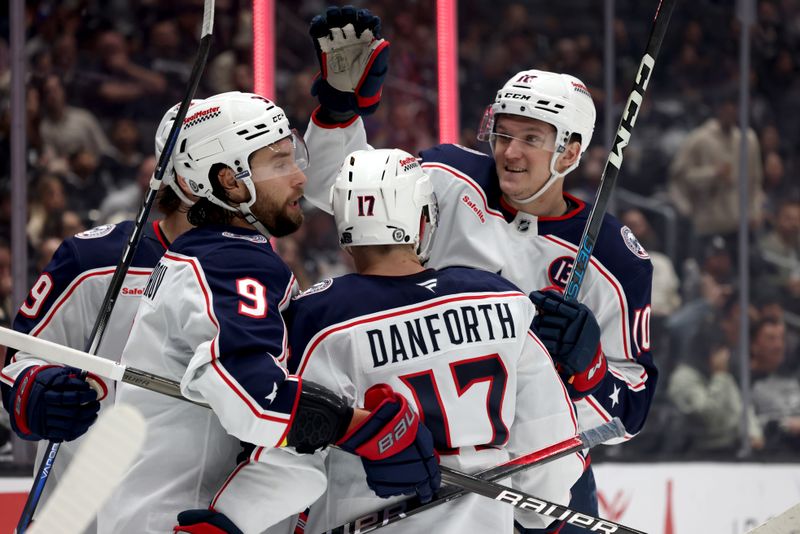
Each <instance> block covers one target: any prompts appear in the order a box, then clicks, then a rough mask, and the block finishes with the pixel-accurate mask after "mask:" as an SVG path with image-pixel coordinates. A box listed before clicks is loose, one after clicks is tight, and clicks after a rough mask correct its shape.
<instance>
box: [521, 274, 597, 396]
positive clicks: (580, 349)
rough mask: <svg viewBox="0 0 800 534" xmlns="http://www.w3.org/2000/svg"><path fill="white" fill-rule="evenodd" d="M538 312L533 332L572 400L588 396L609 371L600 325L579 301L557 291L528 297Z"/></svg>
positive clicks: (536, 293) (539, 292)
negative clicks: (545, 350)
mask: <svg viewBox="0 0 800 534" xmlns="http://www.w3.org/2000/svg"><path fill="white" fill-rule="evenodd" d="M530 299H531V301H532V302H533V303H534V304H535V305H536V308H537V309H538V313H537V314H536V317H534V319H533V329H534V330H535V331H536V335H537V336H538V337H539V339H540V340H541V341H542V343H543V344H544V346H545V347H546V348H547V351H548V352H549V353H550V356H551V357H552V358H553V361H554V362H555V363H556V369H558V372H559V374H561V377H562V378H563V379H564V382H565V384H566V386H567V390H568V391H569V394H570V396H571V397H572V398H581V397H585V396H586V395H589V394H591V393H592V392H593V391H595V390H596V389H597V387H598V386H599V385H600V382H601V381H602V380H603V377H604V376H605V374H606V371H607V370H608V362H606V358H605V356H604V355H603V349H602V347H601V346H600V325H598V324H597V319H595V318H594V315H593V314H592V311H591V310H590V309H589V308H588V307H586V306H585V305H583V304H581V303H580V302H569V301H567V300H566V299H565V298H564V296H563V295H562V294H560V293H558V292H556V291H552V290H549V291H545V292H542V291H534V292H533V293H531V294H530Z"/></svg>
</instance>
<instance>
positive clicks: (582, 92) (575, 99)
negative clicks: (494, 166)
mask: <svg viewBox="0 0 800 534" xmlns="http://www.w3.org/2000/svg"><path fill="white" fill-rule="evenodd" d="M502 114H510V115H517V116H521V117H528V118H531V119H538V120H540V121H543V122H546V123H548V124H551V125H553V126H554V127H555V129H556V139H555V147H554V152H553V155H552V157H551V159H550V180H549V181H548V182H547V183H546V184H545V185H544V186H543V187H542V188H541V189H540V191H539V192H537V193H536V195H535V196H534V197H531V198H530V199H526V200H525V201H522V202H528V201H530V200H533V199H534V198H536V197H537V196H538V195H540V194H541V193H543V192H544V191H545V190H546V189H547V188H548V187H549V186H550V185H551V184H552V182H554V181H555V180H556V179H557V178H561V177H563V176H564V175H565V174H567V173H569V172H570V171H572V170H574V169H575V168H576V167H577V166H578V163H579V162H580V155H583V153H584V152H585V151H586V149H587V148H588V147H589V143H590V142H591V141H592V133H593V132H594V123H595V118H596V116H597V112H596V110H595V107H594V102H593V101H592V96H591V94H590V93H589V90H588V89H587V88H586V85H584V83H583V82H581V81H580V80H579V79H578V78H576V77H574V76H570V75H569V74H558V73H554V72H546V71H541V70H523V71H521V72H518V73H517V74H515V75H514V76H512V77H511V78H510V79H509V80H508V81H507V82H506V83H505V85H503V87H502V88H501V89H500V90H499V91H498V92H497V96H496V97H495V99H494V103H493V104H491V105H490V106H488V107H487V108H486V112H485V113H484V116H483V121H482V122H481V126H480V130H479V132H478V139H480V140H481V141H490V142H492V141H493V136H492V134H493V133H494V129H495V121H496V120H497V116H498V115H502ZM573 134H580V136H581V151H580V155H579V157H578V159H577V160H576V161H575V163H574V164H573V165H572V166H570V167H569V168H567V169H566V170H564V171H563V172H561V173H558V172H557V171H556V166H555V165H556V160H557V159H558V156H559V155H560V154H561V153H562V152H564V150H565V149H566V147H567V143H568V142H569V139H570V137H571V136H572V135H573ZM493 148H494V147H493Z"/></svg>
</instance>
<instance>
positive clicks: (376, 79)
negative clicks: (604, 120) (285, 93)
mask: <svg viewBox="0 0 800 534" xmlns="http://www.w3.org/2000/svg"><path fill="white" fill-rule="evenodd" d="M380 33H381V19H380V18H379V17H376V16H375V15H373V14H372V13H370V11H369V10H367V9H356V8H355V7H353V6H344V7H341V8H339V7H329V8H328V9H327V10H326V11H325V14H324V15H317V16H316V17H314V19H313V20H312V21H311V27H310V29H309V34H310V35H311V38H312V39H313V41H314V48H315V49H316V51H317V60H318V61H319V65H320V72H319V74H318V76H317V78H316V80H315V81H314V84H313V85H312V87H311V94H312V95H313V96H315V97H317V99H318V100H319V103H320V107H318V108H317V109H316V110H315V111H314V113H313V114H312V118H313V119H315V122H317V123H318V124H319V123H322V125H323V126H324V125H328V126H331V125H337V124H341V123H346V122H348V121H349V120H351V119H353V118H354V117H355V116H356V115H369V114H371V113H374V112H375V110H376V109H378V104H380V100H381V90H382V89H383V81H384V79H385V78H386V73H387V71H388V63H389V41H386V40H385V39H381V36H380Z"/></svg>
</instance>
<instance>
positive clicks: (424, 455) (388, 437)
mask: <svg viewBox="0 0 800 534" xmlns="http://www.w3.org/2000/svg"><path fill="white" fill-rule="evenodd" d="M364 408H365V409H367V410H369V411H370V412H371V413H370V415H369V417H368V418H367V419H366V420H364V421H363V422H362V423H361V424H360V425H359V426H358V427H356V428H355V429H353V430H352V431H351V432H350V433H348V434H347V435H346V436H345V437H344V438H342V440H341V441H340V442H339V443H338V445H339V446H340V447H341V448H342V449H344V450H346V451H349V452H353V453H355V454H358V455H359V456H361V462H362V464H363V465H364V471H365V472H366V474H367V485H368V486H369V487H370V489H372V491H374V492H375V494H376V495H377V496H379V497H391V496H394V495H411V494H414V493H416V494H417V496H418V497H419V499H420V501H422V502H428V501H430V500H431V499H432V498H433V494H434V493H435V492H436V490H438V489H439V486H440V485H441V483H442V477H441V473H440V472H439V461H438V457H437V456H436V452H435V451H434V448H433V436H431V433H430V431H429V430H428V429H427V428H426V427H425V425H423V424H422V423H421V422H420V421H419V417H418V416H417V414H416V413H415V412H414V411H413V410H411V407H410V406H409V405H408V401H406V399H405V398H404V397H403V396H402V395H398V394H397V393H395V392H394V391H393V390H392V388H391V387H389V386H388V385H386V384H381V385H378V386H373V387H372V388H370V389H369V390H368V391H367V393H366V395H365V396H364Z"/></svg>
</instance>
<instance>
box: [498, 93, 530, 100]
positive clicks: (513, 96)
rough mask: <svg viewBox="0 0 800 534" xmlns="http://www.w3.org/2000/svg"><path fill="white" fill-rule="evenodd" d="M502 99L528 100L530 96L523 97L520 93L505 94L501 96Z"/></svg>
mask: <svg viewBox="0 0 800 534" xmlns="http://www.w3.org/2000/svg"><path fill="white" fill-rule="evenodd" d="M503 98H512V99H514V100H530V99H531V95H523V94H520V93H505V94H503Z"/></svg>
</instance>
